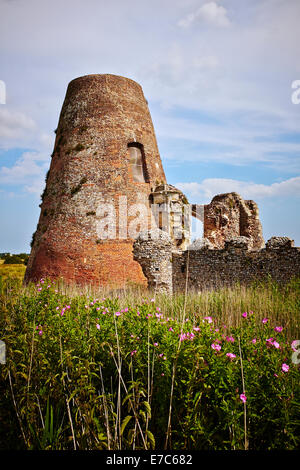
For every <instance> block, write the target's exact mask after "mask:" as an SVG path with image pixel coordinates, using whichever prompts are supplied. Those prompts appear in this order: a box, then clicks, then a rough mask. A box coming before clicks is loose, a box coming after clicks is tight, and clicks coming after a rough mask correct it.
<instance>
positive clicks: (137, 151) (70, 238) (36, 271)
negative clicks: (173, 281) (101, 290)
mask: <svg viewBox="0 0 300 470" xmlns="http://www.w3.org/2000/svg"><path fill="white" fill-rule="evenodd" d="M165 182H166V180H165V174H164V170H163V167H162V163H161V159H160V156H159V152H158V148H157V143H156V138H155V133H154V128H153V124H152V120H151V116H150V112H149V109H148V106H147V101H146V100H145V97H144V94H143V91H142V88H141V86H140V85H139V84H138V83H136V82H134V81H133V80H130V79H127V78H124V77H119V76H115V75H87V76H84V77H79V78H77V79H75V80H73V81H71V82H70V84H69V86H68V89H67V93H66V97H65V100H64V103H63V107H62V110H61V114H60V118H59V123H58V128H57V130H56V140H55V145H54V151H53V154H52V161H51V165H50V169H49V172H48V173H47V177H46V187H45V190H44V193H43V195H42V203H41V214H40V218H39V222H38V226H37V230H36V232H35V234H34V235H33V239H32V250H31V255H30V258H29V262H28V266H27V270H26V274H25V282H29V281H31V280H33V281H36V280H38V279H40V278H41V277H50V278H52V279H55V278H59V277H62V278H64V279H65V280H66V281H67V282H76V283H80V284H83V283H92V284H98V285H110V286H112V287H113V286H121V287H123V286H124V284H125V283H126V282H127V281H131V282H134V283H141V284H146V279H145V277H144V275H143V273H142V269H141V267H140V265H139V264H138V263H137V262H136V261H134V259H133V253H132V247H133V241H134V236H133V235H132V234H133V232H134V228H136V225H138V223H137V222H138V217H139V216H141V214H142V212H143V211H142V209H139V208H140V207H142V206H141V205H143V206H145V207H150V206H149V196H150V193H151V190H152V189H153V188H154V187H155V186H156V185H157V184H160V183H165ZM134 204H135V206H134ZM138 204H140V206H139V205H138ZM140 221H142V222H143V223H145V222H146V224H149V222H150V209H149V210H148V212H147V214H146V215H145V213H144V214H143V217H142V219H140ZM105 222H106V223H105ZM145 228H150V224H149V225H147V226H146V227H145V225H144V226H143V227H141V229H145Z"/></svg>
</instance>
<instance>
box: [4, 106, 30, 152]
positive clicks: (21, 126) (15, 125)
mask: <svg viewBox="0 0 300 470" xmlns="http://www.w3.org/2000/svg"><path fill="white" fill-rule="evenodd" d="M36 130H37V126H36V123H35V122H34V120H33V119H32V118H31V117H29V116H27V115H26V114H24V113H22V112H20V111H15V110H10V109H8V108H7V107H1V108H0V139H1V140H0V142H1V143H0V146H3V145H5V144H7V143H8V142H9V141H13V143H14V144H15V142H16V141H17V140H18V139H22V138H25V137H26V135H28V133H30V134H32V133H33V132H34V131H36Z"/></svg>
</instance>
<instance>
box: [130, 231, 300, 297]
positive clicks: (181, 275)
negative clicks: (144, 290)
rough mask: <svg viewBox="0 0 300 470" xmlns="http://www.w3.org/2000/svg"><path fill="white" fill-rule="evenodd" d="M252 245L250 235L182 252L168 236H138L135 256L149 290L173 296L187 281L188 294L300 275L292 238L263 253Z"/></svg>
mask: <svg viewBox="0 0 300 470" xmlns="http://www.w3.org/2000/svg"><path fill="white" fill-rule="evenodd" d="M250 245H251V243H249V239H247V237H235V238H232V239H231V240H227V241H226V243H225V247H224V248H221V249H216V248H213V247H212V245H211V244H210V242H208V241H207V240H205V239H204V240H196V241H195V242H194V243H193V244H191V245H190V247H189V249H188V250H185V251H179V250H174V245H173V246H172V240H171V239H170V237H169V238H167V237H166V236H164V237H160V238H158V236H157V238H156V240H155V239H154V238H153V237H152V238H151V239H150V238H149V239H148V240H147V241H145V240H143V239H142V238H139V239H138V240H136V242H135V244H134V258H135V259H136V260H137V261H138V262H139V263H140V264H141V266H142V269H143V272H144V274H145V276H146V277H147V278H148V285H149V287H150V288H152V289H156V290H157V291H163V292H169V293H172V292H182V291H184V290H185V286H186V283H187V286H188V290H194V291H201V290H206V289H214V288H219V287H224V286H232V285H234V284H236V283H240V284H245V285H247V284H249V283H251V282H253V281H255V280H263V279H266V278H268V277H270V278H272V279H273V280H275V281H277V282H279V283H283V284H284V283H286V282H288V281H289V280H290V279H292V278H293V277H297V276H300V248H298V247H294V242H293V240H291V239H290V238H287V237H272V238H271V239H270V240H269V241H268V242H267V243H266V245H265V248H263V249H261V250H251V249H249V248H250ZM153 260H155V261H153Z"/></svg>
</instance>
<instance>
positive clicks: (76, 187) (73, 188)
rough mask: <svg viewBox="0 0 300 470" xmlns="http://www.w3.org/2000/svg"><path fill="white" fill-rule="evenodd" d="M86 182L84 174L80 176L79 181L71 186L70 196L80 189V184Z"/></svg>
mask: <svg viewBox="0 0 300 470" xmlns="http://www.w3.org/2000/svg"><path fill="white" fill-rule="evenodd" d="M86 182H87V177H86V176H84V177H83V178H81V180H80V181H79V183H78V184H77V186H73V187H72V188H71V191H70V192H71V196H74V194H76V193H78V191H80V190H81V187H82V185H84V184H85V183H86Z"/></svg>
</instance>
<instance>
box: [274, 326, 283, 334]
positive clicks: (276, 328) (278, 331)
mask: <svg viewBox="0 0 300 470" xmlns="http://www.w3.org/2000/svg"><path fill="white" fill-rule="evenodd" d="M274 330H275V331H276V332H277V333H281V332H282V330H283V327H282V326H275V328H274Z"/></svg>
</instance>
